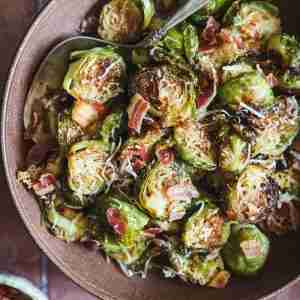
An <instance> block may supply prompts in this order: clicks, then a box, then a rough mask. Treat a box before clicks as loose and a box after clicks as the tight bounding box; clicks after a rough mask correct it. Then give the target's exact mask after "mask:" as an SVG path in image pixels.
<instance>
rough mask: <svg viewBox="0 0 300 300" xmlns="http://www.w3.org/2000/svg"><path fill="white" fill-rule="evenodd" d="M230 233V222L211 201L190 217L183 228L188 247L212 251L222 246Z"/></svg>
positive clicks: (183, 236) (203, 204)
mask: <svg viewBox="0 0 300 300" xmlns="http://www.w3.org/2000/svg"><path fill="white" fill-rule="evenodd" d="M229 235H230V224H229V223H226V222H225V220H224V218H223V217H222V215H221V214H220V210H219V208H218V207H217V206H215V205H214V204H213V203H211V202H207V201H205V202H203V203H202V207H201V208H200V209H199V210H198V211H197V212H195V213H194V214H193V215H192V216H191V217H189V218H188V220H187V222H186V223H185V225H184V229H183V235H182V238H183V242H184V245H185V246H186V247H187V248H191V249H198V250H204V251H212V250H214V249H218V248H221V247H222V246H223V245H224V244H225V243H226V242H227V239H228V237H229Z"/></svg>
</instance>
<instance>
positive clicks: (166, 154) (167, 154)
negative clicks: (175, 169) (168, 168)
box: [157, 149, 175, 165]
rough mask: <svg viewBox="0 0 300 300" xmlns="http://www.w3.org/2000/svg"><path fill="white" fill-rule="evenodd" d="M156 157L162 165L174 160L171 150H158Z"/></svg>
mask: <svg viewBox="0 0 300 300" xmlns="http://www.w3.org/2000/svg"><path fill="white" fill-rule="evenodd" d="M157 157H158V159H159V161H160V162H161V163H162V164H164V165H168V164H169V163H171V162H172V161H174V160H175V154H174V151H173V150H171V149H160V150H158V151H157Z"/></svg>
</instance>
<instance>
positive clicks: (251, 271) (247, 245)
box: [222, 224, 270, 276]
mask: <svg viewBox="0 0 300 300" xmlns="http://www.w3.org/2000/svg"><path fill="white" fill-rule="evenodd" d="M269 250H270V242H269V240H268V238H267V237H266V236H265V235H264V234H263V233H262V232H261V231H260V230H259V229H258V228H257V227H256V226H255V225H250V224H248V225H233V227H232V232H231V236H230V238H229V240H228V243H227V244H226V245H225V246H224V248H223V250H222V256H223V259H224V261H225V263H226V265H228V267H229V268H230V270H231V271H232V272H234V273H235V274H237V275H241V276H253V275H256V274H257V273H258V272H259V271H260V270H261V269H262V267H263V266H264V264H265V262H266V260H267V257H268V254H269Z"/></svg>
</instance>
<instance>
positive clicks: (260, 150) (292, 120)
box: [248, 97, 299, 156]
mask: <svg viewBox="0 0 300 300" xmlns="http://www.w3.org/2000/svg"><path fill="white" fill-rule="evenodd" d="M277 102H278V103H277V104H276V105H275V106H274V107H273V108H272V109H271V110H270V111H269V112H267V113H266V114H265V115H264V117H263V118H257V117H255V116H251V117H250V118H248V122H249V123H250V124H251V126H252V128H253V129H254V131H255V134H256V137H255V144H254V147H253V151H252V152H253V155H254V156H256V155H257V154H266V155H270V156H279V155H281V154H282V153H283V152H284V151H285V150H286V149H287V148H288V147H289V146H290V145H291V144H292V142H293V140H294V139H295V137H296V136H297V134H298V132H299V116H298V103H297V100H296V99H295V98H294V97H284V98H282V99H279V100H277Z"/></svg>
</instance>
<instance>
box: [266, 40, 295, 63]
mask: <svg viewBox="0 0 300 300" xmlns="http://www.w3.org/2000/svg"><path fill="white" fill-rule="evenodd" d="M268 51H269V52H271V53H275V54H277V55H278V56H279V57H280V59H281V63H282V65H283V66H285V67H290V68H299V67H300V44H299V42H298V41H297V40H296V38H295V37H292V36H289V35H287V34H275V35H273V36H272V37H271V38H270V40H269V42H268Z"/></svg>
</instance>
